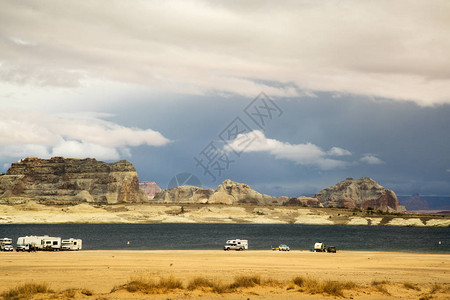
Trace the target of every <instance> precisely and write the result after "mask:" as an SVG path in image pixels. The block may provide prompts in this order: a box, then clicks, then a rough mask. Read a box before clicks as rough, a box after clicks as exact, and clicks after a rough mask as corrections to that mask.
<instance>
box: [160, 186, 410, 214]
mask: <svg viewBox="0 0 450 300" xmlns="http://www.w3.org/2000/svg"><path fill="white" fill-rule="evenodd" d="M152 202H153V203H173V204H183V203H204V204H206V203H211V204H213V203H214V204H229V205H232V204H253V205H289V206H292V205H294V206H295V205H296V206H310V207H343V208H357V209H374V210H381V211H384V212H404V211H405V207H404V206H401V205H400V203H399V202H398V200H397V197H396V195H395V193H394V192H393V191H391V190H387V189H384V188H383V187H382V186H381V185H379V184H378V183H377V182H376V181H375V180H373V179H371V178H368V177H363V178H360V179H358V180H354V179H353V178H347V179H346V180H344V181H341V182H339V183H337V184H336V185H334V186H331V187H328V188H326V189H323V190H322V191H320V192H319V193H317V194H316V195H315V197H305V196H300V197H297V198H295V197H279V198H277V197H273V196H269V195H265V194H261V193H259V192H257V191H255V190H253V189H251V188H250V186H248V185H247V184H244V183H237V182H234V181H231V180H229V179H227V180H225V181H223V182H222V184H220V185H219V186H218V187H217V188H216V189H215V190H212V189H203V188H199V187H194V186H179V187H176V188H171V189H167V190H163V191H161V192H159V193H157V194H156V195H155V197H154V198H153V200H152Z"/></svg>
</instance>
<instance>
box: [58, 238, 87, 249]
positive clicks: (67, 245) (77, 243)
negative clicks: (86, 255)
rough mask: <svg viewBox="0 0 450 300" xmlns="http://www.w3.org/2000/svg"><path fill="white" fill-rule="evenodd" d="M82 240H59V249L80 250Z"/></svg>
mask: <svg viewBox="0 0 450 300" xmlns="http://www.w3.org/2000/svg"><path fill="white" fill-rule="evenodd" d="M82 243H83V241H82V240H81V239H74V238H70V239H67V240H62V241H61V250H81V248H82Z"/></svg>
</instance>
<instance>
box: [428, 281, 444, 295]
mask: <svg viewBox="0 0 450 300" xmlns="http://www.w3.org/2000/svg"><path fill="white" fill-rule="evenodd" d="M441 289H442V285H440V284H439V283H434V284H433V285H432V286H431V290H430V294H434V293H436V292H438V291H439V290H441Z"/></svg>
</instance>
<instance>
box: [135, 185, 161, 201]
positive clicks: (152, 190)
mask: <svg viewBox="0 0 450 300" xmlns="http://www.w3.org/2000/svg"><path fill="white" fill-rule="evenodd" d="M139 188H140V189H141V190H143V191H144V192H145V194H146V195H147V198H148V200H151V199H153V198H155V194H156V193H159V192H161V188H160V187H159V186H158V185H157V184H156V182H154V181H140V182H139Z"/></svg>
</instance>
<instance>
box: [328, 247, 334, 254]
mask: <svg viewBox="0 0 450 300" xmlns="http://www.w3.org/2000/svg"><path fill="white" fill-rule="evenodd" d="M327 252H328V253H336V247H335V246H329V247H328V248H327Z"/></svg>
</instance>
